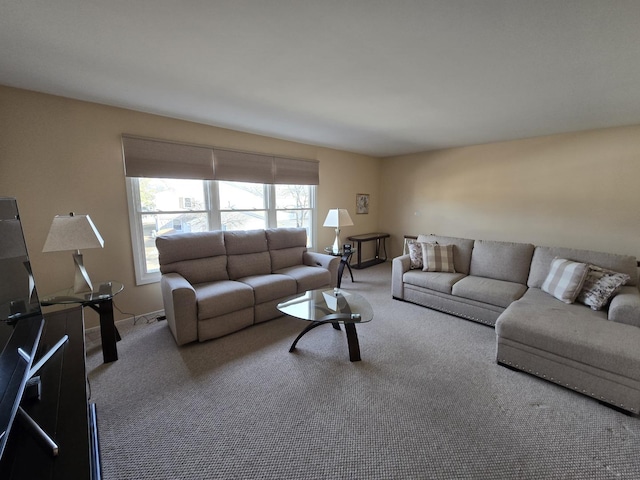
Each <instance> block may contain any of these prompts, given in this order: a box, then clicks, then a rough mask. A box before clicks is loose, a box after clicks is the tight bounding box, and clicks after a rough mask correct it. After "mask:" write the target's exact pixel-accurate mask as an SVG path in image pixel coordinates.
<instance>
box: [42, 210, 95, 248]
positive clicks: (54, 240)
mask: <svg viewBox="0 0 640 480" xmlns="http://www.w3.org/2000/svg"><path fill="white" fill-rule="evenodd" d="M102 247H104V240H103V239H102V237H101V236H100V233H98V229H97V228H96V226H95V225H94V224H93V222H92V221H91V218H89V215H56V216H55V217H54V218H53V222H52V223H51V228H50V229H49V235H48V236H47V240H46V241H45V242H44V248H43V249H42V251H43V252H60V251H65V250H84V249H86V248H102Z"/></svg>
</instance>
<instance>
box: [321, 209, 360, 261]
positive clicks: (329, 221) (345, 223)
mask: <svg viewBox="0 0 640 480" xmlns="http://www.w3.org/2000/svg"><path fill="white" fill-rule="evenodd" d="M351 225H353V220H351V217H350V216H349V212H348V211H347V209H346V208H333V209H331V210H329V213H327V218H326V219H325V220H324V224H323V225H322V226H323V227H334V228H335V229H336V239H335V241H334V242H333V247H332V248H333V253H335V254H337V253H339V252H340V227H349V226H351Z"/></svg>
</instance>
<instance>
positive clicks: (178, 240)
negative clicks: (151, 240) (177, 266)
mask: <svg viewBox="0 0 640 480" xmlns="http://www.w3.org/2000/svg"><path fill="white" fill-rule="evenodd" d="M156 248H157V249H158V260H159V262H160V265H166V264H169V263H174V262H179V261H184V260H194V259H198V258H206V257H215V256H218V255H226V253H227V251H226V248H225V244H224V236H223V232H221V231H214V232H190V233H174V234H173V235H163V236H160V237H157V238H156ZM163 273H164V272H163Z"/></svg>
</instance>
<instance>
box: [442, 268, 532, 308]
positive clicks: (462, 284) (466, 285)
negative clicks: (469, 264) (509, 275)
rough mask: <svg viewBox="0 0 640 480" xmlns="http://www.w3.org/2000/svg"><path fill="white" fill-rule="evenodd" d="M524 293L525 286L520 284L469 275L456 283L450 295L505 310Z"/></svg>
mask: <svg viewBox="0 0 640 480" xmlns="http://www.w3.org/2000/svg"><path fill="white" fill-rule="evenodd" d="M526 291H527V287H526V285H523V284H521V283H515V282H507V281H504V280H496V279H495V278H486V277H475V276H473V275H469V276H467V277H465V278H463V279H462V280H460V281H459V282H456V283H455V285H453V288H452V290H451V293H452V294H453V295H455V296H456V297H463V298H468V299H470V300H476V301H478V302H484V303H488V304H490V305H496V306H498V307H504V308H506V307H508V306H509V305H510V304H511V302H514V301H516V300H518V299H519V298H520V297H522V295H524V293H525V292H526Z"/></svg>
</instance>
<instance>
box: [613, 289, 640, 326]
mask: <svg viewBox="0 0 640 480" xmlns="http://www.w3.org/2000/svg"><path fill="white" fill-rule="evenodd" d="M609 320H611V321H612V322H618V323H626V324H627V325H634V326H636V327H640V292H639V291H638V289H637V288H636V287H626V286H625V287H622V288H621V289H620V292H618V293H617V294H616V296H615V297H613V298H612V299H611V303H610V304H609Z"/></svg>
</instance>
